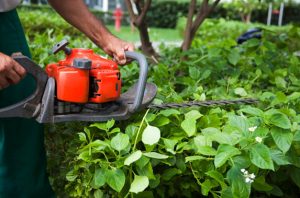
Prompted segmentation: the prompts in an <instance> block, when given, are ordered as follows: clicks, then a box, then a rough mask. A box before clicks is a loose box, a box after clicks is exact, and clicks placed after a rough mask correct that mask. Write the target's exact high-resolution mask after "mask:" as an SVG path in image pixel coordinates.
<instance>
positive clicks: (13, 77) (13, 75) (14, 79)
mask: <svg viewBox="0 0 300 198" xmlns="http://www.w3.org/2000/svg"><path fill="white" fill-rule="evenodd" d="M6 78H7V79H8V80H9V82H11V83H12V84H17V83H18V82H19V81H20V80H21V79H22V76H21V75H19V74H18V73H17V72H16V71H15V70H14V69H11V70H9V71H7V72H6Z"/></svg>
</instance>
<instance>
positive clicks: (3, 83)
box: [0, 76, 9, 89]
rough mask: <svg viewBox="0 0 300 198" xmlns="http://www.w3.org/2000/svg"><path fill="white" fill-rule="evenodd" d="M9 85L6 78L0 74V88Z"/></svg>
mask: <svg viewBox="0 0 300 198" xmlns="http://www.w3.org/2000/svg"><path fill="white" fill-rule="evenodd" d="M8 86H9V82H8V80H7V79H6V78H5V77H4V76H0V89H4V88H6V87H8Z"/></svg>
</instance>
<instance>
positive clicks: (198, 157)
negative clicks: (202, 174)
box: [185, 155, 206, 163]
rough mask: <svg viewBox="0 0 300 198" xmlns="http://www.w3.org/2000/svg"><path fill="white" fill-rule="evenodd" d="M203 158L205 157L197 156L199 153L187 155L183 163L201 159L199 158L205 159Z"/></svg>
mask: <svg viewBox="0 0 300 198" xmlns="http://www.w3.org/2000/svg"><path fill="white" fill-rule="evenodd" d="M205 159H206V158H205V157H203V156H199V155H196V156H188V157H185V163H187V162H192V161H201V160H205Z"/></svg>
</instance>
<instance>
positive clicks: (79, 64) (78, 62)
mask: <svg viewBox="0 0 300 198" xmlns="http://www.w3.org/2000/svg"><path fill="white" fill-rule="evenodd" d="M73 67H76V68H78V69H91V67H92V61H91V60H89V59H87V58H75V59H74V60H73Z"/></svg>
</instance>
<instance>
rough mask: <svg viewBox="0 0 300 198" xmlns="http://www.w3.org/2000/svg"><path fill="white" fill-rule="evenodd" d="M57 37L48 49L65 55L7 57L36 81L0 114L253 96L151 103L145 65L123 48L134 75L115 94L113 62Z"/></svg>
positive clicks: (76, 113) (111, 113) (41, 117)
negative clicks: (43, 62) (46, 60)
mask: <svg viewBox="0 0 300 198" xmlns="http://www.w3.org/2000/svg"><path fill="white" fill-rule="evenodd" d="M67 45H68V42H67V41H66V40H63V41H61V42H59V43H58V44H56V45H55V46H54V48H53V52H54V53H57V52H59V51H61V50H62V51H64V52H65V54H66V58H65V59H64V60H60V61H59V62H58V63H52V64H49V65H47V66H46V69H45V70H43V69H42V68H41V67H40V66H38V65H37V64H36V63H34V62H33V61H32V60H31V59H29V58H28V57H26V56H23V55H22V54H19V53H18V54H14V55H13V56H12V57H13V58H14V60H16V61H17V62H18V63H19V64H20V65H22V66H23V67H24V68H25V69H26V71H27V73H29V74H31V75H32V76H33V77H34V78H35V80H36V82H37V85H36V86H37V87H36V90H35V92H34V93H33V94H32V95H31V96H29V97H27V98H26V99H24V100H23V101H20V102H18V103H16V104H13V105H11V106H8V107H4V108H2V109H0V117H23V118H35V119H36V120H37V121H38V122H40V123H56V122H67V121H94V122H95V121H107V120H110V119H115V120H124V119H127V118H129V117H130V116H131V115H132V114H133V113H135V112H137V111H140V110H141V109H145V108H152V109H166V108H181V107H190V106H212V105H228V104H252V103H255V102H257V100H255V99H239V100H219V101H201V102H194V101H193V102H187V103H181V104H176V103H169V104H160V105H154V104H151V102H152V101H153V99H154V98H155V96H156V92H157V88H156V85H155V84H153V83H147V82H146V81H147V70H148V64H147V61H146V59H145V57H144V56H143V55H141V54H139V53H136V52H125V55H126V57H127V58H131V59H133V60H136V61H138V64H139V67H140V71H139V79H138V81H137V83H136V84H135V85H133V86H132V87H131V88H129V89H128V91H126V92H125V93H122V94H121V87H122V83H121V75H120V71H119V69H118V65H117V64H116V63H115V62H114V61H112V60H108V59H105V58H103V57H101V56H99V55H97V54H95V53H94V52H93V50H91V49H82V48H75V49H70V48H68V47H67Z"/></svg>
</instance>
